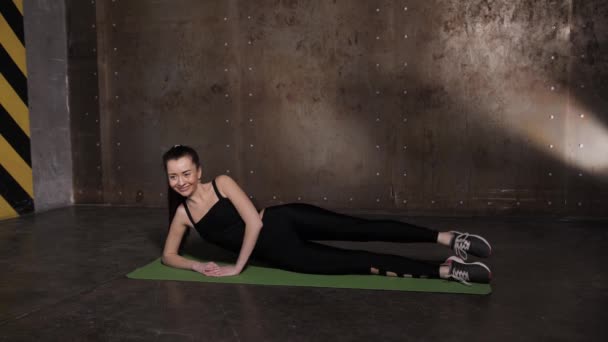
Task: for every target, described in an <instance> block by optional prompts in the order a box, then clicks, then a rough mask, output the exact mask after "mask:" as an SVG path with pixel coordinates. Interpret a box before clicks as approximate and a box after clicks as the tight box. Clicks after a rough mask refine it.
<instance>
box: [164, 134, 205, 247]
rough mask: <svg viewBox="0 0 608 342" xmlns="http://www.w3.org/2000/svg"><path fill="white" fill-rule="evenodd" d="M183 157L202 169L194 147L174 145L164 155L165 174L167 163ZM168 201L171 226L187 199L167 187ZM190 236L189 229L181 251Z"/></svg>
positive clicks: (181, 245) (181, 244)
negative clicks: (179, 208) (181, 205)
mask: <svg viewBox="0 0 608 342" xmlns="http://www.w3.org/2000/svg"><path fill="white" fill-rule="evenodd" d="M182 157H190V159H192V163H193V164H194V165H196V168H197V169H198V168H199V167H200V161H199V158H198V153H196V151H195V150H194V149H193V148H192V147H189V146H185V145H174V146H173V147H171V148H170V149H169V150H168V151H167V152H165V153H164V154H163V166H164V168H165V173H166V172H167V162H169V160H177V159H179V158H182ZM167 199H168V201H169V225H171V222H172V221H173V218H174V217H175V212H177V208H178V207H179V205H180V204H182V203H184V201H185V200H186V198H185V197H184V196H182V195H180V194H178V193H177V192H175V190H173V189H172V188H171V186H170V185H167ZM189 234H190V230H189V229H188V230H186V233H185V234H184V237H183V238H182V242H181V243H180V245H179V250H180V251H181V250H182V247H183V246H184V245H185V243H186V239H187V238H188V235H189Z"/></svg>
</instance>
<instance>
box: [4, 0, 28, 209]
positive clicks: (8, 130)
mask: <svg viewBox="0 0 608 342" xmlns="http://www.w3.org/2000/svg"><path fill="white" fill-rule="evenodd" d="M29 120H30V119H29V111H28V106H27V70H26V66H25V40H24V35H23V0H0V219H5V218H10V217H16V216H19V215H21V214H25V213H28V212H31V211H33V210H34V201H33V197H34V189H33V188H34V186H33V180H32V160H31V154H30V121H29Z"/></svg>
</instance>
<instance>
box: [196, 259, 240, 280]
mask: <svg viewBox="0 0 608 342" xmlns="http://www.w3.org/2000/svg"><path fill="white" fill-rule="evenodd" d="M192 270H193V271H196V272H198V273H202V274H204V275H206V276H209V277H227V276H235V275H239V274H240V273H241V270H240V269H238V268H237V267H236V266H218V265H217V264H216V263H214V262H207V263H204V262H198V263H196V264H194V265H193V266H192Z"/></svg>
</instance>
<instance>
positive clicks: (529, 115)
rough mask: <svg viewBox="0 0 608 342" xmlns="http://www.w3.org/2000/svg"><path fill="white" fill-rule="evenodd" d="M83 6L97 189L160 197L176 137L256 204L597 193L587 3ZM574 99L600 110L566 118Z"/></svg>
mask: <svg viewBox="0 0 608 342" xmlns="http://www.w3.org/2000/svg"><path fill="white" fill-rule="evenodd" d="M97 11H98V12H97V21H98V23H97V24H98V27H99V31H98V45H99V49H100V57H99V71H100V96H101V102H100V108H101V112H102V118H101V128H100V129H101V141H102V149H101V154H102V158H101V159H102V168H103V192H104V196H105V198H104V200H105V201H106V202H108V203H113V204H139V205H164V201H165V199H164V196H166V193H165V191H166V188H165V184H164V177H163V170H162V165H160V156H161V154H162V152H163V151H164V150H166V149H167V148H168V147H170V146H171V145H173V144H176V143H182V144H189V145H192V146H194V147H195V148H197V149H198V150H199V152H200V154H201V159H202V162H203V172H204V178H205V180H206V181H208V180H210V179H211V178H212V177H213V176H215V175H217V174H220V173H226V174H230V175H232V176H233V177H234V178H235V179H237V181H238V182H239V183H240V184H241V185H242V186H243V188H244V189H245V191H246V192H248V193H249V194H250V195H251V196H252V197H253V199H254V202H255V203H256V205H258V206H260V207H261V206H268V205H273V204H278V203H284V202H291V201H298V200H302V201H306V202H310V203H316V204H320V205H323V206H327V207H332V208H353V209H369V210H383V211H393V210H395V211H400V212H404V211H405V212H409V213H413V214H416V213H421V214H495V213H513V214H535V213H544V214H562V215H563V214H568V215H590V214H598V215H600V214H601V209H599V208H600V207H601V206H602V203H604V204H605V201H606V198H607V197H608V196H607V195H606V193H607V188H608V185H607V184H606V178H607V177H608V175H607V174H606V172H608V171H607V170H606V157H605V156H601V155H600V154H598V153H597V151H598V150H601V147H599V146H598V144H601V142H602V141H605V139H606V134H608V133H606V132H603V131H601V129H599V128H598V127H602V126H601V125H602V124H603V125H604V126H605V122H606V120H605V115H606V113H605V109H603V108H606V106H605V102H604V101H605V100H603V99H604V98H606V88H605V85H603V84H602V83H601V78H600V76H598V75H605V74H606V62H605V58H603V57H602V55H601V53H600V50H601V48H600V47H599V46H601V44H600V42H601V41H605V36H606V28H605V27H604V26H602V25H605V24H603V21H602V20H601V18H602V15H605V14H606V9H605V5H603V4H601V3H600V2H599V1H591V2H585V4H583V3H582V2H577V1H571V0H561V1H556V0H544V1H468V2H462V1H456V0H453V1H411V2H409V3H407V4H403V3H401V2H398V1H391V0H382V1H377V2H369V1H332V2H325V1H256V2H252V1H237V0H232V1H204V2H200V1H178V2H175V1H154V2H150V1H136V0H117V1H103V2H98V4H97ZM583 23H584V24H583ZM581 49H586V50H587V51H592V52H587V54H588V57H587V59H586V60H585V59H582V58H580V60H583V62H579V59H578V58H576V56H575V55H574V53H575V51H578V50H581ZM576 53H578V52H576ZM591 57H593V59H592V58H591ZM590 61H593V63H592V62H590ZM579 79H580V80H581V81H585V82H588V83H589V85H590V86H591V85H593V86H594V87H595V88H596V89H595V90H594V92H592V93H585V94H586V95H581V94H579V93H580V91H579V90H578V89H579V88H577V87H576V86H575V84H577V82H578V80H579ZM602 95H603V96H602ZM585 96H586V97H585ZM581 101H582V102H584V103H585V104H586V110H587V111H588V113H589V114H587V116H586V118H589V119H591V118H594V120H599V124H598V123H597V122H594V121H591V120H587V121H580V120H579V121H577V116H576V113H578V111H579V110H578V105H575V103H578V102H581ZM602 110H603V111H604V112H602ZM602 115H603V117H604V119H603V121H602V119H601V117H602ZM578 119H581V118H578ZM581 122H586V124H587V126H584V125H582V124H581ZM587 136H588V137H589V139H594V141H595V143H594V142H592V141H590V142H588V143H585V144H584V148H580V147H578V144H582V143H576V144H577V145H573V144H575V142H574V141H575V140H580V141H582V140H581V139H583V137H587ZM573 146H576V148H578V149H573ZM594 148H595V149H594ZM593 149H594V150H593ZM590 150H592V151H595V152H594V153H596V156H590V155H589V153H591V152H587V151H590ZM582 151H585V153H588V154H587V155H584V156H583V155H582V154H581V153H582ZM583 168H584V169H586V171H585V172H584V173H583V172H577V170H578V169H583ZM579 174H582V176H579ZM577 198H580V199H578V200H577ZM573 201H574V202H573ZM579 202H581V203H582V204H581V205H579V204H578V203H579ZM573 203H575V204H574V205H573Z"/></svg>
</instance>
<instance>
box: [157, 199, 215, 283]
mask: <svg viewBox="0 0 608 342" xmlns="http://www.w3.org/2000/svg"><path fill="white" fill-rule="evenodd" d="M187 222H188V221H187V214H186V210H185V209H184V206H183V205H180V206H179V207H178V208H177V211H176V212H175V217H173V221H171V226H170V227H169V234H168V235H167V240H165V248H164V249H163V255H162V258H161V261H162V263H163V264H165V265H167V266H171V267H175V268H183V269H188V270H194V271H197V272H201V269H202V266H205V265H207V264H203V263H201V262H198V261H194V260H188V259H186V258H184V257H182V256H180V255H179V254H178V250H179V245H180V243H181V241H182V239H183V237H184V234H185V233H186V230H187V229H189V227H188V225H187ZM210 264H211V263H210ZM210 266H212V265H210Z"/></svg>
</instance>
